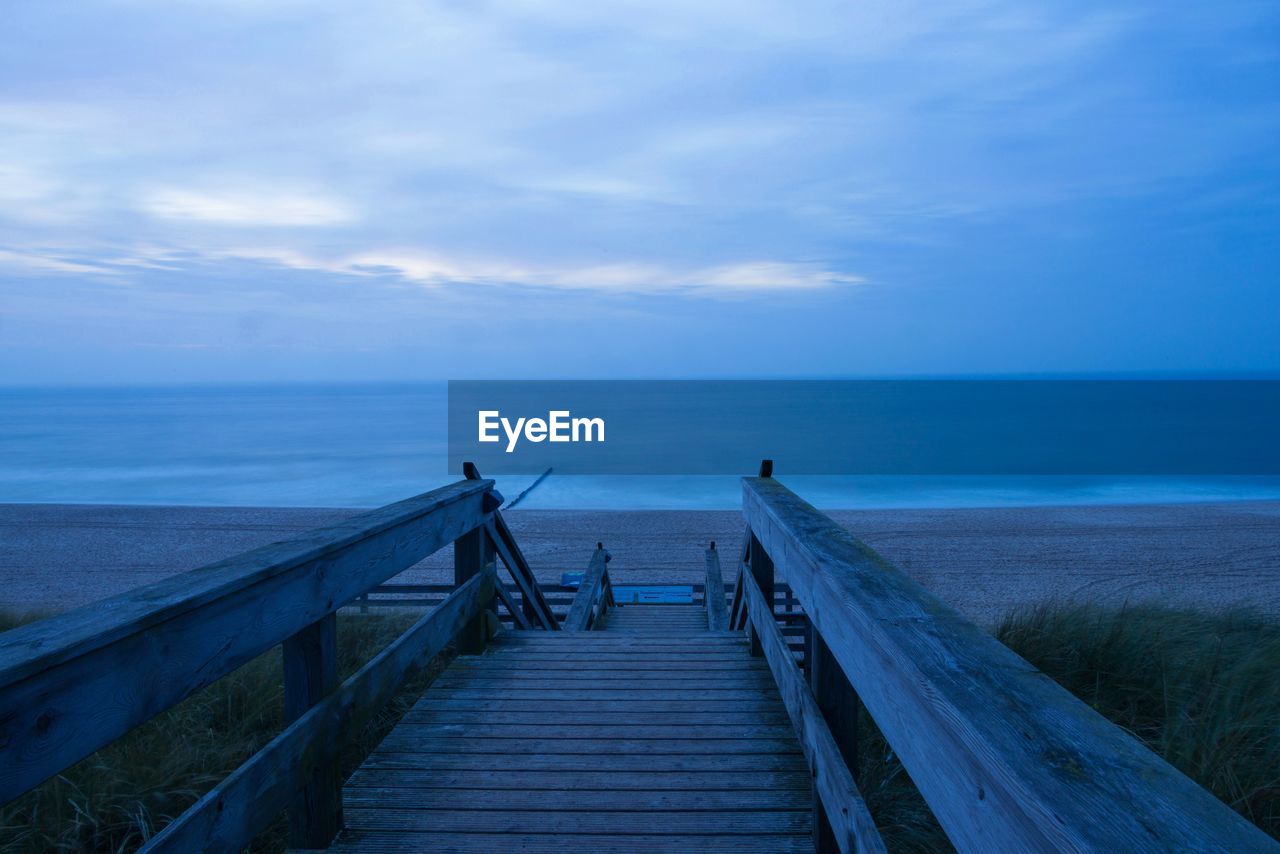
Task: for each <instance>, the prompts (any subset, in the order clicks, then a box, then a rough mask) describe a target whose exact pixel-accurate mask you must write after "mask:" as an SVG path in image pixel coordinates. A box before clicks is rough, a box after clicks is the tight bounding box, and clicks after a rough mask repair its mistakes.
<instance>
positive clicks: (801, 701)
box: [730, 464, 1280, 852]
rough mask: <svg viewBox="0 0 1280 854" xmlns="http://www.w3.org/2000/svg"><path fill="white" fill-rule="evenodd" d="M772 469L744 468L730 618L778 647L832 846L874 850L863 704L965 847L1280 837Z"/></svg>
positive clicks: (824, 835) (1198, 846)
mask: <svg viewBox="0 0 1280 854" xmlns="http://www.w3.org/2000/svg"><path fill="white" fill-rule="evenodd" d="M761 475H762V476H761V477H756V478H746V479H744V481H743V513H744V515H745V517H746V521H747V525H748V531H747V537H746V541H747V544H746V546H745V547H744V549H743V555H744V560H743V561H742V562H741V564H740V567H739V572H738V584H737V585H736V587H735V590H736V592H735V595H734V606H733V610H732V613H731V615H730V624H731V625H732V626H733V627H735V628H740V627H743V626H746V627H748V629H749V631H750V633H751V638H752V648H753V652H755V653H756V654H762V655H765V656H766V657H767V659H768V663H769V666H770V668H771V669H772V670H773V672H774V674H775V678H776V679H777V681H778V685H779V688H780V689H781V690H782V694H783V698H784V700H785V701H786V703H787V707H788V711H789V712H790V713H791V717H792V721H793V723H795V725H796V728H797V731H798V733H799V735H800V738H801V742H802V745H803V747H804V750H805V753H806V756H807V757H809V758H810V763H811V768H812V770H813V772H814V774H815V788H816V795H817V801H818V803H817V807H818V810H817V812H818V815H819V818H820V822H819V825H820V826H819V841H820V846H821V847H826V848H829V849H832V850H834V849H835V848H839V849H840V850H842V851H844V850H876V849H877V847H878V846H879V839H878V837H877V836H876V833H875V830H874V828H868V827H867V826H866V821H865V817H864V815H863V812H864V811H863V808H862V802H861V799H860V798H859V797H858V796H857V794H856V792H855V793H852V794H851V793H850V792H849V789H848V785H847V784H848V782H849V776H846V772H848V771H850V769H856V767H857V758H856V748H857V731H856V720H857V714H856V710H857V704H858V703H859V702H861V703H862V704H864V705H865V706H866V709H867V711H868V712H869V713H870V715H871V717H872V718H873V719H874V720H875V722H876V724H877V726H878V727H879V728H880V730H881V732H882V733H883V734H884V737H885V738H886V739H887V741H888V742H889V744H890V745H891V746H892V748H893V750H894V752H895V753H896V754H897V756H898V757H899V758H900V759H901V761H902V764H903V766H904V767H905V768H906V770H907V772H908V773H909V774H910V775H911V779H912V781H913V782H914V783H915V784H916V786H917V788H918V789H919V790H920V792H921V794H922V795H923V796H924V798H925V800H926V801H927V802H928V804H929V806H930V808H931V809H932V811H933V813H934V815H935V816H936V817H937V819H938V821H939V823H940V824H941V825H942V828H943V830H944V831H945V832H946V833H947V835H948V837H949V838H950V839H951V841H952V842H953V843H954V844H955V846H956V847H957V849H959V850H961V851H975V852H976V851H981V852H990V851H1108V852H1112V851H1175V850H1176V851H1222V852H1241V851H1275V850H1280V849H1278V847H1277V846H1276V845H1275V843H1274V842H1272V841H1271V839H1270V838H1269V837H1267V836H1266V834H1264V833H1263V832H1262V831H1261V830H1259V829H1258V828H1257V827H1255V826H1254V825H1252V824H1251V823H1249V822H1248V821H1246V820H1245V819H1244V818H1242V817H1241V816H1239V815H1237V814H1236V813H1235V812H1233V811H1232V810H1231V809H1230V808H1229V807H1227V806H1226V805H1225V804H1223V803H1222V802H1221V801H1219V800H1218V799H1217V798H1215V797H1214V796H1213V795H1212V794H1210V793H1209V792H1208V791H1206V790H1205V789H1203V788H1201V787H1200V786H1198V785H1196V784H1195V783H1194V782H1193V781H1192V780H1190V779H1189V778H1187V777H1186V776H1184V775H1183V774H1182V773H1181V772H1179V771H1178V770H1176V769H1175V768H1173V767H1172V766H1171V765H1169V764H1168V763H1166V762H1165V761H1164V760H1162V759H1161V758H1159V757H1158V756H1156V755H1155V754H1154V753H1152V752H1151V751H1150V750H1148V749H1147V748H1146V747H1145V746H1143V745H1142V744H1141V743H1139V742H1138V741H1137V740H1136V739H1134V738H1133V737H1132V736H1130V735H1129V734H1128V733H1126V732H1125V731H1123V730H1122V729H1120V728H1119V727H1117V726H1115V725H1113V724H1111V723H1110V722H1108V721H1107V720H1106V719H1104V718H1103V717H1102V716H1101V715H1099V714H1098V713H1097V712H1095V711H1094V710H1093V709H1091V708H1089V707H1088V706H1087V705H1085V704H1084V703H1082V702H1081V701H1080V700H1078V699H1076V698H1075V697H1074V696H1072V695H1071V694H1070V693H1068V692H1067V691H1066V690H1064V689H1063V688H1061V687H1060V686H1059V685H1058V684H1057V683H1055V682H1053V681H1052V680H1051V679H1049V678H1048V677H1047V676H1045V675H1044V674H1042V673H1040V672H1039V671H1037V670H1036V669H1035V668H1033V667H1032V666H1031V665H1030V664H1028V663H1027V662H1026V661H1024V660H1023V659H1021V658H1019V657H1018V656H1017V655H1015V654H1014V653H1013V652H1012V651H1010V650H1009V649H1008V648H1007V647H1005V646H1003V645H1002V644H1000V643H999V642H998V641H996V640H995V638H993V637H992V636H991V635H989V634H988V633H986V632H984V631H983V630H981V629H980V628H978V627H977V626H975V625H974V624H972V623H970V622H969V621H968V620H966V619H965V618H964V617H963V616H961V615H960V614H959V613H958V612H956V611H954V610H953V609H951V608H950V607H948V606H947V605H945V604H944V603H943V602H942V601H941V600H939V599H938V598H937V597H935V596H934V595H933V594H931V593H929V592H928V591H927V590H925V589H924V588H922V587H921V586H920V585H918V584H916V583H915V582H913V581H912V580H911V579H909V578H908V577H907V576H906V575H904V574H903V573H901V572H900V571H898V570H897V569H895V568H894V567H893V566H891V565H890V564H888V563H887V562H886V561H885V560H884V559H883V558H881V557H880V556H879V555H878V554H876V553H875V552H874V551H872V550H871V549H870V548H869V547H867V546H866V545H865V544H863V543H862V542H860V541H858V540H857V539H856V538H854V537H853V536H852V535H851V534H849V532H847V531H846V530H844V529H843V528H841V527H840V526H839V525H838V524H836V523H835V522H834V521H833V520H832V519H830V518H829V517H827V516H825V515H823V514H822V513H820V512H819V511H818V510H816V509H815V508H814V507H812V506H811V505H810V504H808V503H806V502H805V501H803V500H802V499H801V498H799V497H798V496H796V495H795V494H794V493H792V492H791V491H789V490H788V489H786V488H785V487H784V486H782V485H781V484H780V483H778V482H777V481H776V480H774V479H773V478H772V476H771V467H770V466H768V464H766V466H765V467H763V468H762V472H761ZM775 573H779V574H781V575H782V576H783V577H785V578H786V579H787V581H788V582H789V583H790V585H791V588H792V590H793V591H794V593H795V597H796V599H797V600H798V602H799V604H800V606H801V607H802V608H803V609H804V612H805V613H806V614H807V615H808V619H809V624H810V627H811V638H810V641H809V652H810V661H809V663H808V666H807V667H806V668H805V670H807V676H808V683H809V685H808V687H807V688H803V683H802V682H801V681H800V680H799V678H798V674H799V671H797V670H796V669H795V666H794V665H793V664H792V663H791V662H790V661H787V660H786V657H785V655H784V654H783V648H782V647H781V644H780V641H781V637H780V636H779V635H778V634H777V633H776V629H777V626H776V621H775V616H776V614H775V613H774V609H773V608H771V607H769V606H768V605H767V604H766V603H770V602H772V600H773V597H772V589H773V585H774V578H775ZM810 699H812V702H810ZM815 710H816V711H815ZM824 732H826V733H829V734H830V736H831V738H830V740H828V738H827V736H826V735H825V734H824ZM837 766H839V767H837ZM841 767H843V768H844V769H845V772H841V771H840V768H841ZM824 839H825V840H826V842H823V841H822V840H824Z"/></svg>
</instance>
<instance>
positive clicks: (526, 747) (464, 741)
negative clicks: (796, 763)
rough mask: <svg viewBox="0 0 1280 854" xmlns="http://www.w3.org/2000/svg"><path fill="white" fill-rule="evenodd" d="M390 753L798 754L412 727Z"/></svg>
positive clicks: (709, 743) (729, 745) (714, 744)
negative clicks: (438, 732) (457, 733)
mask: <svg viewBox="0 0 1280 854" xmlns="http://www.w3.org/2000/svg"><path fill="white" fill-rule="evenodd" d="M378 749H379V750H386V751H391V752H394V753H431V754H439V755H444V754H448V753H479V754H485V755H487V754H491V753H502V754H504V755H507V756H516V755H529V754H542V755H559V756H563V755H565V754H569V753H582V754H587V755H596V756H599V755H600V754H601V753H602V752H605V753H608V754H610V756H611V757H612V756H615V755H620V754H631V755H637V756H638V755H651V756H670V755H681V756H694V755H715V756H724V755H727V754H733V753H781V754H794V753H797V752H798V748H797V747H796V742H795V737H794V736H789V737H787V738H781V739H767V738H757V739H751V740H749V741H746V740H741V739H733V738H721V739H709V738H703V739H698V738H687V739H679V740H674V739H667V740H664V739H652V738H612V739H596V738H554V739H550V738H466V737H455V738H436V737H424V736H418V735H416V734H415V733H414V731H413V728H412V727H396V728H395V729H394V730H392V731H391V734H390V735H388V736H387V738H386V740H385V741H383V742H382V744H381V745H380V746H379V748H378Z"/></svg>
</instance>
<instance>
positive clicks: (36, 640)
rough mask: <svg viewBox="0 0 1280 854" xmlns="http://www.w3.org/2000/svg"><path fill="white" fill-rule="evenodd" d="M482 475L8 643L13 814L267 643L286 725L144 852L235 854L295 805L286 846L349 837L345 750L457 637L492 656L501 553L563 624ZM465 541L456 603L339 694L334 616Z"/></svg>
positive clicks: (2, 745) (5, 683)
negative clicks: (277, 649) (342, 771)
mask: <svg viewBox="0 0 1280 854" xmlns="http://www.w3.org/2000/svg"><path fill="white" fill-rule="evenodd" d="M500 506H501V496H499V495H498V494H497V493H495V492H494V490H493V481H491V480H482V479H480V478H479V476H478V473H476V472H475V470H474V467H470V471H469V472H468V479H467V480H464V481H461V482H458V483H455V484H452V485H450V486H446V487H443V488H441V489H437V490H434V491H432V492H428V493H426V494H424V495H420V496H418V497H416V498H411V499H408V500H407V501H401V502H399V503H397V504H392V505H389V506H387V507H383V508H380V509H378V510H374V511H372V512H369V513H365V514H362V515H359V516H355V517H353V518H351V519H349V520H347V521H345V522H342V523H340V524H338V525H334V526H332V527H329V528H323V529H320V530H317V531H314V532H311V533H309V534H306V535H304V536H303V537H301V538H299V539H296V540H291V541H288V542H281V543H274V544H272V545H269V546H265V547H263V548H260V549H256V550H254V551H251V552H248V553H246V554H243V555H239V556H237V557H233V558H230V559H228V560H225V561H221V562H220V563H216V564H212V565H210V566H207V567H204V568H202V569H197V570H194V571H192V572H187V573H183V574H181V575H176V576H173V577H172V578H169V579H166V580H164V581H160V582H157V583H155V584H151V585H147V586H145V587H140V588H138V589H136V590H133V591H130V592H129V593H126V594H124V595H122V596H117V597H115V598H112V599H106V600H103V601H101V602H98V603H95V604H93V605H90V606H87V607H84V608H81V609H79V610H76V611H71V612H68V613H66V614H63V615H60V616H56V617H52V618H50V619H47V620H42V621H39V622H36V623H33V624H31V625H28V626H25V627H22V628H18V629H14V630H12V631H9V632H5V633H4V634H0V803H7V802H8V801H10V800H12V799H13V798H15V797H17V796H18V795H21V794H22V793H23V792H25V791H27V790H28V789H30V788H32V787H33V786H35V785H37V784H38V783H40V782H42V781H43V780H45V779H47V778H49V777H51V776H53V775H54V774H57V773H59V772H60V771H62V770H63V769H65V768H67V767H68V766H70V765H72V764H73V763H75V762H77V761H79V760H81V759H83V758H84V757H86V756H88V755H90V754H92V753H93V752H94V751H96V750H98V749H99V748H101V747H103V746H105V745H107V744H109V743H111V742H112V741H114V740H116V739H117V738H119V737H120V736H122V735H124V734H125V733H126V732H128V731H129V730H131V729H133V728H134V727H136V726H138V725H139V724H142V723H144V722H145V721H147V720H150V719H151V718H153V717H155V716H156V715H158V714H160V713H161V712H163V711H164V710H166V709H168V708H170V707H171V706H173V705H174V704H176V703H178V702H179V701H181V700H183V699H184V698H186V697H187V696H189V695H191V694H192V693H194V692H195V691H198V690H200V689H201V688H204V687H206V686H207V685H209V684H211V683H212V682H214V681H216V680H217V679H219V678H221V677H222V676H224V675H226V674H228V673H230V672H231V671H233V670H235V669H236V668H238V667H240V666H241V665H243V664H245V663H246V662H248V661H249V660H251V659H253V658H254V657H256V656H258V655H260V654H261V653H263V652H265V651H266V650H268V649H270V648H271V647H273V646H275V645H278V644H282V645H283V648H284V681H285V697H284V705H285V718H286V725H287V726H286V729H285V730H284V732H282V733H281V734H280V735H279V736H278V737H276V738H275V739H273V740H272V741H271V742H270V743H269V744H268V745H267V746H266V747H265V748H263V750H261V751H260V752H258V753H257V754H255V755H254V756H253V757H252V758H251V759H249V761H247V762H246V763H245V764H244V765H243V766H241V767H240V768H239V769H238V770H237V771H236V772H234V773H233V774H232V775H231V776H230V777H228V778H227V779H226V780H224V781H223V782H222V783H221V784H219V785H218V786H217V787H216V788H215V789H214V790H213V791H211V792H209V793H208V794H207V795H206V796H205V797H203V798H201V799H200V800H199V801H198V802H197V803H196V804H195V805H194V806H193V807H192V808H191V809H190V810H188V811H187V812H186V813H184V814H183V815H182V816H180V817H179V818H178V819H176V820H175V821H174V822H173V823H172V824H170V825H169V826H168V827H167V828H166V829H165V830H164V831H163V832H162V833H160V834H159V835H158V836H156V837H155V838H154V839H153V840H152V841H151V842H150V844H149V845H148V848H149V849H152V850H173V851H192V850H209V849H225V850H231V849H236V848H239V847H241V846H243V845H245V844H247V843H248V842H249V841H250V840H251V839H252V837H253V836H254V835H255V834H256V833H258V832H260V831H261V830H262V829H264V828H265V827H266V826H267V825H269V824H270V823H271V821H273V820H274V818H275V817H276V816H277V815H279V813H280V811H281V810H282V809H287V810H288V812H289V816H290V844H291V846H292V847H295V848H317V847H325V846H327V845H328V843H329V841H330V840H331V839H332V838H333V836H334V834H335V833H336V832H337V831H338V830H339V829H340V827H341V788H340V787H341V781H340V779H339V774H338V768H337V761H338V750H339V748H340V746H341V745H342V744H343V743H344V742H345V741H346V740H347V739H348V738H349V737H350V735H351V734H352V733H353V732H355V731H356V730H357V728H359V727H360V726H362V725H363V723H364V722H366V721H367V720H368V719H369V718H370V716H371V715H373V714H374V713H376V711H377V710H378V709H379V708H380V707H381V705H382V704H383V703H385V701H386V700H387V699H388V698H389V697H390V696H391V695H392V694H394V693H395V691H396V689H397V688H398V687H399V686H400V685H401V684H402V683H403V682H404V680H405V679H406V678H407V677H408V676H409V675H410V674H411V673H412V672H414V671H415V670H416V669H419V668H421V667H422V666H424V665H425V664H426V663H427V662H428V661H430V660H431V658H432V657H434V656H435V655H436V654H438V653H439V652H440V651H441V649H442V648H443V647H444V646H445V645H446V644H447V643H449V642H451V641H454V640H455V639H456V641H457V644H458V647H459V651H461V652H475V651H479V650H480V649H481V648H483V646H484V642H485V637H486V628H485V625H484V623H485V620H484V612H485V611H486V610H491V609H493V608H494V607H495V596H496V597H499V598H501V599H502V600H503V601H504V602H506V603H507V605H508V607H511V597H510V595H509V594H507V593H506V590H505V587H504V585H503V584H502V582H501V581H500V580H499V579H498V576H497V566H496V560H495V557H498V556H500V557H502V559H503V561H504V563H506V565H507V567H508V569H509V570H510V571H511V575H512V577H513V579H514V580H515V582H516V583H517V584H518V585H519V586H520V587H521V589H522V590H532V591H533V592H532V593H527V594H526V599H525V603H524V607H523V608H521V609H520V610H519V611H518V613H519V614H520V616H521V617H522V618H523V620H522V621H521V624H522V625H523V626H526V627H533V626H538V627H541V628H545V629H558V628H559V627H558V625H557V624H556V622H555V619H554V616H553V615H552V614H551V612H550V608H548V607H546V604H545V600H543V599H542V597H541V594H540V593H539V592H538V590H537V586H536V584H534V583H533V575H532V571H531V570H529V568H528V565H527V563H525V562H524V560H523V556H522V555H520V554H519V550H518V549H517V548H516V547H515V543H514V539H512V538H511V537H510V531H509V530H507V528H506V525H505V522H503V520H502V517H501V515H500V514H499V513H498V512H497V511H498V507H500ZM450 543H453V544H454V576H455V587H456V589H455V590H454V592H453V593H452V594H451V595H449V596H448V597H447V598H446V599H445V600H444V601H443V602H442V603H441V604H440V605H439V606H438V607H437V608H435V609H434V610H433V611H431V612H430V613H429V614H428V615H426V616H425V617H423V618H422V619H421V620H419V621H418V622H417V623H415V624H414V625H413V627H411V628H410V629H409V630H408V631H406V632H405V633H404V634H403V635H402V636H401V637H400V638H399V639H398V640H396V641H395V642H393V643H392V644H391V645H390V646H388V647H387V648H386V649H385V650H384V651H383V652H382V653H380V654H379V655H378V656H377V657H375V658H374V659H373V660H371V661H370V662H368V663H367V664H366V665H365V666H364V667H363V668H361V669H360V670H359V671H358V672H357V673H356V674H355V675H353V676H352V677H351V678H349V679H347V680H346V681H345V682H343V683H342V684H341V685H339V684H338V680H337V654H336V612H337V610H338V609H339V608H341V607H342V606H343V605H345V604H347V603H350V602H352V600H354V599H356V598H357V597H359V596H360V595H361V594H363V593H365V592H366V591H368V590H369V589H371V588H373V587H375V586H376V585H379V584H381V583H382V582H384V581H386V580H387V579H388V578H390V577H392V576H394V575H396V574H397V573H399V572H401V571H402V570H404V569H407V568H408V567H410V566H412V565H413V564H415V563H417V562H418V561H420V560H421V559H422V558H424V557H426V556H427V555H430V554H431V553H433V552H435V551H437V550H439V549H440V548H442V547H444V546H447V545H449V544H450Z"/></svg>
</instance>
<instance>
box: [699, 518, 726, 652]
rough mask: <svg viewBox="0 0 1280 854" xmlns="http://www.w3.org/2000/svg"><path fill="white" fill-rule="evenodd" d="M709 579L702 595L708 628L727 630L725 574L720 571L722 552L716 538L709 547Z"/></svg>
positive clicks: (710, 629) (715, 630)
mask: <svg viewBox="0 0 1280 854" xmlns="http://www.w3.org/2000/svg"><path fill="white" fill-rule="evenodd" d="M706 559H707V581H706V585H705V587H704V592H703V596H702V602H703V606H704V607H705V608H706V611H707V629H708V630H709V631H713V632H723V631H727V630H728V628H729V613H728V611H727V610H726V609H725V604H724V576H723V575H722V574H721V572H720V553H719V552H717V551H716V542H715V540H712V541H711V545H710V546H709V547H708V548H707V556H706Z"/></svg>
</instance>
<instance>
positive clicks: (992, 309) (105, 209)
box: [0, 0, 1280, 385]
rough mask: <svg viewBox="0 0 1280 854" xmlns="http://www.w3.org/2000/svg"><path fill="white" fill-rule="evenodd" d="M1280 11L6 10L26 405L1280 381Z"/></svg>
mask: <svg viewBox="0 0 1280 854" xmlns="http://www.w3.org/2000/svg"><path fill="white" fill-rule="evenodd" d="M1278 143H1280V5H1277V4H1275V3H1274V2H1269V1H1268V2H1252V0H1223V2H1216V3H1211V4H1210V3H1192V2H1181V0H1175V2H1146V0H1138V2H1135V0H1111V2H1093V0H1073V2H1066V0H1060V1H1059V2H1040V1H1039V0H951V2H948V3H946V4H935V3H925V2H915V0H896V2H878V0H877V2H856V1H855V2H850V0H841V2H806V0H780V2H765V0H699V2H696V3H694V2H688V0H648V2H641V1H640V0H616V2H609V3H583V2H580V0H547V2H532V1H531V0H496V2H485V0H465V2H464V1H463V0H457V2H426V0H420V2H402V0H386V1H385V2H369V3H337V2H314V0H202V2H196V0H163V1H162V0H83V1H82V2H77V3H75V4H62V3H50V2H47V0H9V2H7V3H6V4H5V9H4V13H3V18H2V19H0V384H10V385H12V384H53V385H56V384H81V383H153V382H156V383H169V382H238V381H293V380H305V381H363V380H418V379H447V378H477V377H502V378H520V377H720V376H724V377H735V376H876V375H913V374H931V375H939V374H943V375H945V374H954V373H965V374H968V373H1004V374H1009V373H1014V374H1028V373H1030V374H1035V373H1073V372H1089V373H1098V372H1104V373H1105V372H1202V371H1203V372H1252V371H1277V370H1280V144H1278Z"/></svg>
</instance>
